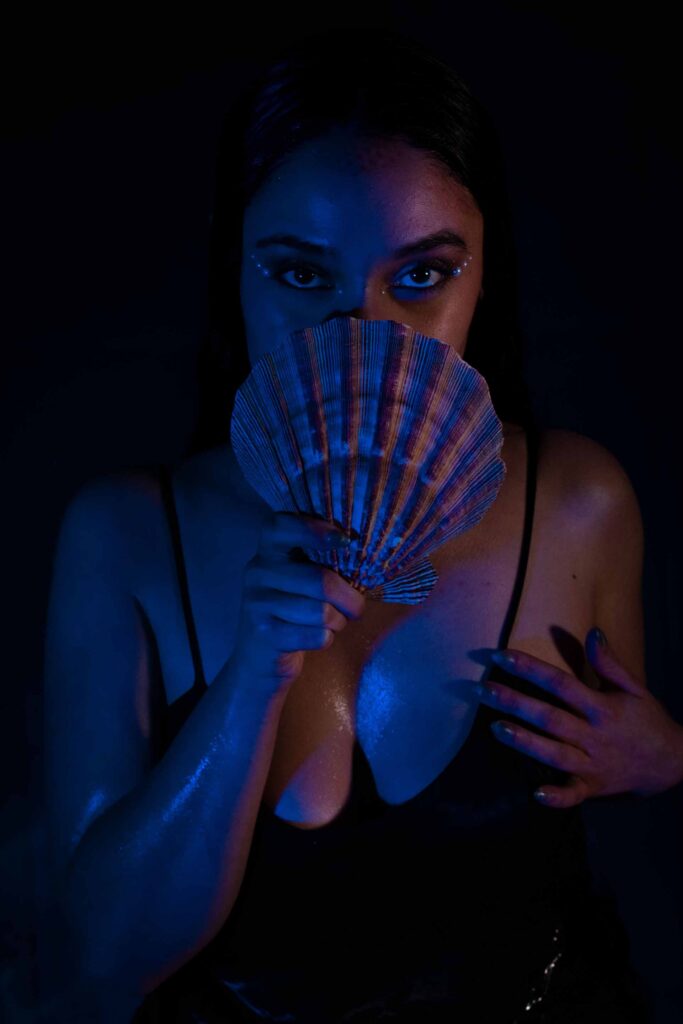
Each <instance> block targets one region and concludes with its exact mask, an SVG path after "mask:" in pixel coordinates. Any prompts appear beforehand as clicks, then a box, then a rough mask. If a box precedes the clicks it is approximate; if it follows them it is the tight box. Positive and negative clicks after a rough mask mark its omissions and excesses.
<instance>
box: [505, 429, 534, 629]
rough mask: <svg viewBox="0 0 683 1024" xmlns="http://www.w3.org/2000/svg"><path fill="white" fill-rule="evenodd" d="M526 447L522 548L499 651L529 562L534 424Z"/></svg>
mask: <svg viewBox="0 0 683 1024" xmlns="http://www.w3.org/2000/svg"><path fill="white" fill-rule="evenodd" d="M526 445H527V470H526V504H525V509H524V532H523V534H522V548H521V551H520V553H519V564H518V566H517V576H516V578H515V585H514V588H513V591H512V598H511V600H510V607H509V608H508V613H507V615H506V617H505V622H504V623H503V629H502V631H501V634H500V640H499V643H498V647H499V649H503V648H505V647H507V645H508V643H509V641H510V633H511V632H512V626H513V624H514V621H515V618H516V616H517V609H518V607H519V602H520V599H521V596H522V589H523V587H524V579H525V577H526V570H527V563H528V561H529V548H530V547H531V528H532V526H533V521H534V507H535V504H536V470H537V464H538V448H539V435H538V430H537V429H536V426H535V424H533V423H532V424H530V425H529V426H528V427H527V429H526Z"/></svg>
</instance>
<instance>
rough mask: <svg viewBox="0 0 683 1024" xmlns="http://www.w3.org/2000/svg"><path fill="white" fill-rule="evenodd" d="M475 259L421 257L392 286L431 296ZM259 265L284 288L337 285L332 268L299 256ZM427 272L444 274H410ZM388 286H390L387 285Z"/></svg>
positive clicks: (309, 289) (316, 289)
mask: <svg viewBox="0 0 683 1024" xmlns="http://www.w3.org/2000/svg"><path fill="white" fill-rule="evenodd" d="M470 261H471V256H469V255H468V256H466V257H465V258H462V257H460V258H459V259H447V258H443V257H435V258H434V259H431V260H421V261H419V262H417V263H414V264H413V265H412V266H409V267H407V268H405V269H404V270H401V271H399V273H398V274H396V275H395V276H394V278H393V283H391V284H390V285H389V286H388V288H390V289H391V290H393V291H394V292H397V293H399V294H400V295H401V296H402V297H411V298H415V297H418V298H419V297H421V296H423V295H424V296H425V297H428V296H429V295H430V294H433V293H435V292H436V291H437V290H438V289H440V288H442V287H443V286H444V285H446V284H448V283H449V282H450V281H452V280H453V279H456V278H458V277H460V275H461V274H462V273H463V271H464V270H465V269H466V267H467V266H468V265H469V263H470ZM257 267H258V269H259V270H260V271H261V273H262V274H263V276H264V277H267V278H272V280H273V281H274V282H275V283H276V284H278V285H280V286H281V287H283V288H288V289H289V290H290V291H299V292H327V291H332V290H334V288H335V285H334V284H333V283H332V281H331V275H330V273H329V272H328V271H325V270H322V269H319V268H317V267H315V266H312V265H311V264H310V263H304V262H302V261H301V260H299V259H289V260H283V261H280V262H277V263H275V264H274V265H273V266H272V267H264V266H263V265H262V264H261V263H260V262H259V263H257ZM425 272H427V273H428V274H429V275H431V274H432V272H433V273H436V274H438V275H440V277H439V280H437V281H433V282H432V283H430V281H429V279H427V280H426V281H425V280H423V281H422V282H420V281H419V280H418V281H417V282H415V281H414V280H412V279H411V276H410V275H420V274H423V275H424V273H425ZM286 274H294V275H298V276H299V277H303V278H304V280H303V282H302V281H298V282H297V281H296V277H295V279H294V280H292V279H290V280H286V278H285V275H286ZM316 281H317V283H316ZM401 281H404V282H406V283H403V284H400V283H398V282H401ZM387 290H388V289H387Z"/></svg>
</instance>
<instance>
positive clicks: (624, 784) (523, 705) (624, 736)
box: [477, 630, 683, 808]
mask: <svg viewBox="0 0 683 1024" xmlns="http://www.w3.org/2000/svg"><path fill="white" fill-rule="evenodd" d="M598 632H599V631H597V630H590V631H589V633H588V635H587V639H586V650H587V652H588V657H589V659H590V663H591V664H592V666H593V668H594V670H595V671H596V672H597V673H598V675H599V676H601V677H602V678H603V679H605V680H606V681H607V682H608V683H609V684H611V688H610V689H608V690H606V691H596V690H593V689H591V688H590V687H588V686H586V684H585V683H583V682H581V681H580V680H579V679H577V678H576V677H575V676H573V675H571V674H570V673H568V672H564V671H562V670H561V669H558V668H556V667H555V666H554V665H549V664H548V663H547V662H545V661H541V660H540V659H539V658H534V657H532V656H531V655H530V654H525V653H523V652H522V651H509V653H510V654H512V655H514V664H507V662H505V661H503V660H502V659H500V658H499V657H498V656H497V655H498V652H496V653H495V654H494V655H493V658H494V660H495V661H496V663H497V664H499V665H500V666H501V668H503V669H504V670H505V671H506V672H508V673H512V674H514V675H520V676H523V677H524V678H525V679H528V680H530V681H531V682H532V683H535V684H536V685H537V686H539V687H541V688H542V689H544V690H547V691H548V692H549V693H553V694H555V695H556V696H557V697H559V699H560V700H561V701H562V703H563V704H566V705H567V709H568V710H564V709H561V708H556V707H554V706H553V705H552V704H547V703H545V702H544V701H542V700H537V699H535V698H533V697H527V696H525V695H524V694H521V693H518V692H517V691H515V690H514V689H512V688H511V687H509V686H502V685H500V684H499V683H493V684H490V685H489V684H484V686H483V687H482V691H481V693H479V690H477V693H478V696H479V697H480V699H481V700H482V702H483V703H484V704H487V705H488V706H489V707H492V708H499V709H500V710H501V711H503V712H504V713H507V714H511V715H514V716H516V717H517V718H521V719H524V720H525V721H527V722H530V723H532V725H535V726H538V727H539V728H540V729H542V730H543V732H545V733H548V736H542V735H540V734H539V733H537V732H534V731H532V730H530V729H524V728H522V727H521V726H520V725H518V724H517V723H515V722H501V723H500V725H506V726H508V727H509V728H510V729H512V735H507V734H506V733H505V732H504V731H503V730H502V729H500V728H496V727H497V726H498V725H499V723H497V722H496V723H494V725H493V726H492V728H493V730H494V735H495V736H496V737H497V738H498V739H500V740H502V741H503V743H505V744H506V745H508V746H511V747H514V748H515V749H516V750H519V751H520V753H522V754H528V755H529V756H530V757H533V758H535V759H536V760H537V761H542V762H543V763H544V764H549V765H552V766H553V767H554V768H559V769H560V770H561V771H565V772H568V773H569V775H570V776H571V779H570V781H569V783H568V784H567V785H565V786H548V785H544V786H543V789H542V790H537V791H536V793H535V796H537V798H538V799H542V798H541V797H540V795H539V794H540V793H541V792H543V793H545V794H547V796H546V799H544V800H542V802H543V803H544V804H547V805H548V806H552V807H558V808H564V807H573V806H574V805H576V804H580V803H582V802H583V801H584V800H586V799H588V798H590V797H595V796H610V795H613V794H616V793H628V792H632V793H635V794H637V795H638V796H653V795H654V794H655V793H661V792H663V791H664V790H666V789H670V788H671V787H672V786H675V785H677V784H678V783H679V782H681V781H683V726H681V725H679V724H678V723H677V722H675V721H674V720H673V719H672V718H671V716H670V715H669V714H668V713H667V711H666V709H665V708H664V706H663V704H662V703H661V702H660V701H659V700H657V698H656V697H654V696H653V695H652V694H651V693H650V691H649V690H648V689H647V686H646V684H645V683H644V682H640V680H638V679H635V678H634V677H633V676H632V675H631V674H630V673H629V672H627V671H626V670H625V669H624V667H623V666H622V665H621V664H620V663H619V661H618V660H617V659H616V657H615V656H614V654H613V653H612V652H611V651H610V648H609V645H606V646H604V647H602V646H600V644H599V642H598V639H597V633H598ZM500 653H501V654H503V653H508V652H507V651H506V652H500ZM550 737H553V738H552V739H551V738H550Z"/></svg>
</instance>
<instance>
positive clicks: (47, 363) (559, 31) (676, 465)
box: [0, 0, 683, 1024]
mask: <svg viewBox="0 0 683 1024" xmlns="http://www.w3.org/2000/svg"><path fill="white" fill-rule="evenodd" d="M282 6H283V9H282V11H281V12H280V13H279V14H278V13H277V12H275V13H274V12H272V11H270V12H267V13H266V12H264V10H262V9H261V10H257V9H255V12H254V15H250V14H249V11H248V10H247V9H245V7H244V6H242V5H241V6H240V9H239V15H240V20H241V21H242V28H241V29H239V30H238V29H237V28H236V27H235V26H233V25H231V24H230V22H229V21H227V22H226V21H224V20H222V19H223V18H224V17H225V15H224V14H222V13H221V12H222V9H221V11H220V12H219V11H218V10H217V11H215V12H212V13H210V14H208V15H207V14H206V13H204V14H203V20H202V18H201V17H200V16H199V15H197V16H190V15H189V13H186V14H185V15H184V16H183V17H182V18H180V19H179V20H178V21H177V22H175V23H174V22H172V21H171V20H169V16H168V14H167V13H166V12H165V13H164V17H163V20H155V21H154V23H151V22H152V19H151V17H148V21H149V22H150V23H145V22H144V20H143V21H141V20H140V17H139V15H137V16H136V17H135V18H133V17H132V16H130V17H128V18H127V19H124V20H121V14H120V13H119V12H118V11H116V12H115V11H112V12H110V13H107V12H106V11H103V10H102V8H101V7H98V8H97V17H96V20H94V19H93V20H90V21H88V20H87V19H88V18H93V16H92V15H88V14H84V13H79V15H78V17H75V16H72V17H71V18H69V17H68V15H65V13H64V11H63V10H62V9H61V8H60V10H59V14H58V15H57V14H56V13H43V14H41V15H40V16H38V14H37V13H36V14H35V15H31V16H29V15H27V16H26V17H25V22H24V23H20V21H19V20H15V21H14V22H7V21H6V23H5V33H4V44H3V45H4V50H5V52H4V53H3V54H2V58H3V59H2V62H1V63H2V68H3V72H2V73H3V78H4V82H3V88H2V97H3V107H4V109H3V111H2V115H3V116H2V140H1V143H2V152H1V157H2V164H1V166H2V173H3V188H2V192H1V195H2V202H3V219H2V223H3V229H2V240H3V243H4V244H3V251H4V261H3V265H4V269H3V275H2V276H3V284H4V285H5V288H4V289H3V291H4V297H3V322H4V324H3V325H4V331H3V334H4V341H3V362H4V367H5V372H4V374H3V381H2V403H1V409H2V416H3V429H2V432H1V434H0V437H1V439H2V464H1V467H2V483H3V488H2V491H3V501H2V503H1V506H0V507H1V508H2V513H3V519H4V522H3V524H2V537H3V539H4V541H5V543H4V545H3V548H4V558H3V573H2V577H3V588H2V590H3V594H4V597H5V615H4V617H3V621H4V622H5V623H8V624H9V629H8V631H7V633H6V635H5V637H4V639H3V644H2V665H3V675H4V677H3V680H2V694H3V713H2V717H1V728H2V735H1V737H0V750H1V751H2V757H3V761H4V763H3V764H2V771H1V775H0V779H1V782H2V796H1V799H2V808H3V811H2V816H1V817H0V876H1V877H2V892H3V897H2V906H0V928H1V931H0V997H1V998H2V999H3V1002H4V1005H5V1007H6V1008H9V1013H10V1019H11V1020H14V1019H16V1020H22V1021H23V1020H27V1019H33V1018H32V1017H31V1015H30V1013H29V1011H28V1010H25V1011H21V1010H19V1009H14V1016H12V1008H13V1007H15V1006H16V1005H19V1006H21V1005H23V1004H24V1003H25V1002H27V1001H28V1000H30V995H28V994H27V993H29V992H30V985H31V979H32V977H34V975H32V972H35V970H36V968H35V966H34V958H33V956H32V950H33V947H34V943H35V930H34V928H35V922H36V921H37V920H39V918H40V913H41V906H42V905H43V900H44V898H45V893H44V879H43V876H42V870H41V863H42V862H41V857H42V848H43V847H42V842H43V826H42V820H41V818H40V800H41V787H42V781H41V772H42V753H41V748H42V727H43V724H42V703H41V691H42V683H41V675H42V656H43V651H42V642H43V633H44V627H45V616H46V610H47V596H48V587H49V582H50V577H51V569H52V565H51V562H52V557H53V551H54V545H55V541H56V537H57V531H58V528H59V523H60V518H61V515H62V513H63V510H64V507H65V504H66V502H67V501H68V499H69V498H70V497H71V495H72V494H73V493H74V491H75V490H76V489H77V488H78V487H79V486H80V484H81V483H83V482H84V481H85V480H87V479H90V478H91V477H94V476H98V475H100V474H102V473H107V472H110V471H112V470H116V469H120V468H132V467H135V466H141V465H147V464H149V463H158V462H160V461H166V460H169V459H173V458H175V457H176V456H177V455H179V454H180V453H181V452H182V451H183V449H184V446H185V444H186V442H187V440H188V437H189V433H190V430H191V427H192V422H193V416H194V410H195V405H194V403H195V399H196V392H195V388H194V360H195V354H196V349H197V343H198V340H199V336H200V333H201V330H202V328H203V325H204V315H205V314H204V299H205V282H206V274H207V247H208V233H209V216H210V213H211V209H212V190H213V173H214V168H213V159H214V151H215V144H216V140H217V137H218V133H219V130H220V125H221V117H222V113H223V110H224V109H225V108H226V106H227V105H228V102H229V100H230V98H231V97H232V96H233V95H234V93H235V91H236V90H238V89H239V87H240V84H241V83H242V82H244V81H246V80H247V79H249V78H250V77H251V76H252V75H253V73H254V72H255V70H256V69H257V67H258V65H259V62H260V61H261V60H262V59H263V56H264V52H265V51H266V49H270V47H271V46H272V45H273V44H275V43H279V42H286V41H287V40H289V39H292V38H297V37H299V36H300V35H302V34H306V33H307V32H308V31H311V30H313V29H317V28H320V27H323V26H325V25H330V24H341V23H344V24H348V23H353V22H354V21H355V22H358V23H359V24H360V23H363V24H368V23H372V24H377V25H382V24H384V25H387V24H389V25H392V26H393V27H396V28H399V29H402V30H404V31H407V32H409V33H411V34H415V35H416V36H418V38H420V39H422V40H424V41H425V42H426V43H428V44H429V45H430V46H432V48H433V49H434V51H435V52H436V53H437V54H438V55H439V56H441V57H442V58H443V59H445V60H446V61H447V62H448V63H450V64H451V65H452V66H453V67H454V68H455V69H456V70H458V71H459V73H460V74H461V75H462V76H463V77H464V79H465V80H466V81H467V82H468V84H469V85H470V86H471V88H472V89H473V91H474V92H475V93H476V94H477V95H478V96H479V97H480V99H481V100H482V101H483V102H484V103H485V105H487V106H488V108H489V109H490V110H491V112H492V114H493V115H494V118H495V120H496V123H497V125H498V129H499V132H500V135H501V139H502V144H503V149H504V152H505V155H506V161H507V173H508V184H509V190H510V194H511V199H512V204H513V212H514V221H515V232H516V240H517V245H518V255H519V275H520V286H519V291H520V303H521V313H522V323H523V327H524V330H525V336H526V346H527V347H526V368H527V375H528V380H529V384H530V387H531V391H532V397H533V403H534V406H535V409H536V412H537V414H538V416H539V418H540V419H541V421H542V422H543V423H544V424H545V425H546V426H557V427H564V428H566V429H570V430H575V431H577V432H579V433H582V434H585V435H587V436H589V437H591V438H594V439H595V440H597V441H599V442H600V443H601V444H603V445H605V446H606V447H607V448H609V449H610V451H612V452H613V453H614V454H615V455H616V457H617V458H618V459H619V461H620V462H621V464H622V465H623V467H624V468H625V470H626V471H627V473H628V474H629V477H630V479H631V481H632V483H633V485H634V488H635V490H636V493H637V495H638V498H639V501H640V506H641V511H642V515H643V522H644V528H645V539H646V549H645V566H644V581H643V599H644V608H645V619H646V664H647V678H648V685H649V687H650V689H651V690H652V691H653V692H654V694H655V695H656V696H657V697H659V698H660V699H661V700H662V701H663V702H664V704H665V706H666V707H667V708H668V710H669V711H670V713H671V714H672V716H673V717H674V718H675V719H676V720H677V721H679V722H683V685H682V683H683V680H682V677H681V671H680V668H679V658H678V653H679V649H678V646H677V644H676V641H677V640H678V638H679V636H680V630H679V629H678V625H679V622H680V618H681V599H680V594H679V588H678V580H679V577H680V570H681V537H680V525H681V507H682V502H681V498H682V494H681V473H680V469H681V460H680V456H679V451H680V449H679V448H678V447H677V446H678V444H679V436H680V430H679V407H680V397H679V396H680V385H679V376H678V372H677V371H678V369H679V367H680V359H678V358H677V357H678V355H679V347H680V344H681V336H680V331H679V330H678V308H677V307H678V304H679V302H680V298H679V296H680V291H681V289H680V284H679V281H680V261H679V260H678V259H677V257H678V250H679V246H680V237H681V231H680V229H681V204H680V201H679V194H680V188H681V162H682V161H681V147H680V141H679V140H680V106H679V94H680V85H679V72H678V65H679V63H680V59H679V55H678V34H677V32H675V31H674V27H673V22H672V20H671V18H669V17H668V16H666V15H664V13H663V7H661V6H659V7H658V6H653V5H648V6H647V7H646V8H645V7H635V8H634V9H633V11H632V12H631V13H629V12H628V11H627V9H626V8H625V7H624V6H622V5H617V4H602V5H596V4H592V5H589V4H580V3H579V4H577V3H553V4H548V3H493V2H485V3H474V4H472V3H467V4H459V3H456V2H453V0H451V2H442V3H429V2H425V0H421V2H420V3H417V4H415V3H413V4H408V3H384V4H375V5H374V6H372V7H369V5H367V4H366V5H353V4H351V5H345V6H340V5H321V4H301V3H298V4H294V5H291V6H290V5H282ZM285 7H286V10H285ZM330 7H331V8H332V10H331V12H330ZM186 10H187V11H189V10H190V9H189V8H187V9H186ZM368 10H370V14H369V15H368ZM15 17H16V16H15ZM188 19H189V20H188ZM245 25H246V29H245V27H244V26H245ZM426 102H428V98H426ZM608 639H609V638H608ZM681 788H682V787H678V788H677V789H676V790H672V791H670V792H668V793H665V794H662V795H660V796H658V797H654V798H649V799H647V800H644V801H642V802H632V801H630V800H628V799H626V800H621V799H618V798H617V799H613V798H601V799H599V800H593V801H589V802H588V803H587V804H585V805H583V806H584V812H585V817H586V820H587V822H588V824H589V827H590V833H591V837H592V846H591V856H592V857H593V858H594V863H595V869H596V872H598V873H599V875H600V877H602V879H603V884H607V885H608V886H609V888H610V891H613V892H614V894H615V898H616V899H617V900H618V903H619V906H620V908H621V911H622V914H623V916H624V919H625V921H626V924H627V927H628V931H629V935H630V939H631V949H632V956H633V960H634V963H635V964H636V967H637V969H638V971H639V972H640V973H641V976H642V977H643V979H644V983H645V985H646V987H647V989H648V990H649V992H650V1000H651V1004H652V1007H653V1018H652V1019H653V1020H654V1021H656V1022H657V1024H659V1022H663V1021H669V1020H672V1021H673V1020H679V1019H682V1018H683V989H682V988H681V980H680V979H681V977H682V976H683V971H682V970H681V968H682V967H683V937H682V933H683V912H682V907H683V892H682V886H681V873H680V865H681V863H682V858H683V838H682V833H681V819H682V815H681V811H682V810H683V794H682V793H681Z"/></svg>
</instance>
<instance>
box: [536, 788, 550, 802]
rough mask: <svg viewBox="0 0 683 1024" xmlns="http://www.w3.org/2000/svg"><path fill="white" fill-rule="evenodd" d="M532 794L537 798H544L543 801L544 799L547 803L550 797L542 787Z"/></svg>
mask: <svg viewBox="0 0 683 1024" xmlns="http://www.w3.org/2000/svg"><path fill="white" fill-rule="evenodd" d="M534 796H535V797H536V799H537V800H544V801H546V802H548V803H549V802H550V800H551V799H552V798H551V795H550V793H546V791H545V790H544V789H537V790H536V792H535V793H534Z"/></svg>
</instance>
